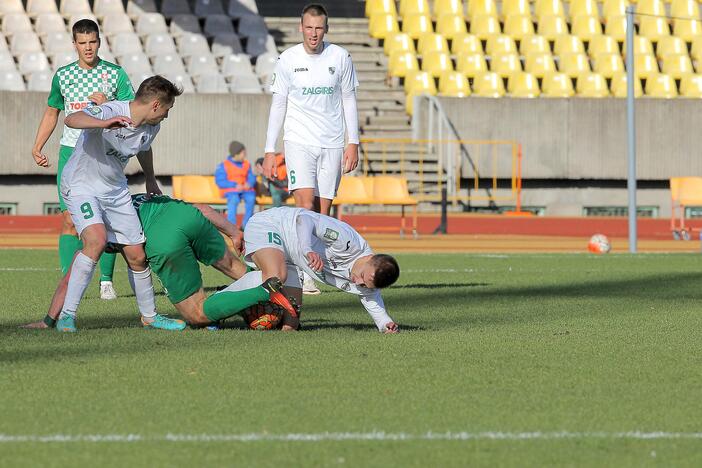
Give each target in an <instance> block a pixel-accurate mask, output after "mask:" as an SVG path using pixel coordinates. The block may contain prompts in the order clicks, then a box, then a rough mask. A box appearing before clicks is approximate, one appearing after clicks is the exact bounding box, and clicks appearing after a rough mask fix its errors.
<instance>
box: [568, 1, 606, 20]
mask: <svg viewBox="0 0 702 468" xmlns="http://www.w3.org/2000/svg"><path fill="white" fill-rule="evenodd" d="M568 15H569V16H570V19H571V22H572V21H573V20H574V19H575V18H577V17H578V16H592V17H594V18H598V17H599V15H600V12H599V10H598V8H597V2H596V1H595V0H570V5H569V8H568Z"/></svg>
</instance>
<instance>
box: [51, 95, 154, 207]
mask: <svg viewBox="0 0 702 468" xmlns="http://www.w3.org/2000/svg"><path fill="white" fill-rule="evenodd" d="M83 112H85V113H86V114H88V115H90V116H91V117H95V118H97V119H101V120H107V119H111V118H112V117H118V116H124V117H131V114H130V111H129V102H128V101H111V102H107V103H105V104H103V105H101V106H94V107H90V108H88V109H85V110H83ZM160 128H161V126H160V125H148V124H144V125H141V126H139V127H136V128H134V127H122V128H117V129H110V130H106V129H102V128H95V129H88V130H83V131H82V132H81V134H80V137H79V138H78V141H77V142H76V147H75V149H74V150H73V155H72V156H71V157H70V159H69V160H68V163H67V164H66V167H65V168H64V169H63V175H62V177H61V187H62V189H65V190H71V191H73V192H74V193H89V194H93V195H110V194H114V193H118V192H121V191H123V190H125V189H127V178H126V177H125V175H124V168H125V166H126V165H127V163H128V162H129V159H130V158H132V157H134V156H136V155H137V153H139V152H140V151H146V150H148V149H149V148H151V142H152V141H153V140H154V138H155V137H156V134H157V133H158V131H159V129H160Z"/></svg>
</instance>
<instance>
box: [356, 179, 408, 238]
mask: <svg viewBox="0 0 702 468" xmlns="http://www.w3.org/2000/svg"><path fill="white" fill-rule="evenodd" d="M368 178H369V179H373V191H372V192H371V193H372V195H373V200H374V201H375V202H376V203H381V204H383V205H400V206H402V217H401V221H400V236H403V235H404V234H405V206H410V207H412V233H413V234H414V236H415V237H416V236H417V200H416V199H415V198H412V196H410V194H409V190H408V189H407V179H405V178H404V177H396V176H373V177H368ZM366 191H367V192H368V189H367V188H366Z"/></svg>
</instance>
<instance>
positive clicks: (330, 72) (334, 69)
mask: <svg viewBox="0 0 702 468" xmlns="http://www.w3.org/2000/svg"><path fill="white" fill-rule="evenodd" d="M335 71H336V67H329V74H330V75H333V74H334V72H335Z"/></svg>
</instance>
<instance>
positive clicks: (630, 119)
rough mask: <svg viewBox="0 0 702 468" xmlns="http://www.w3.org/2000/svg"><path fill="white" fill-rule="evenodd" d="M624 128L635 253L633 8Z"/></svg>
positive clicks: (633, 250) (628, 17)
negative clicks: (625, 132) (625, 131)
mask: <svg viewBox="0 0 702 468" xmlns="http://www.w3.org/2000/svg"><path fill="white" fill-rule="evenodd" d="M626 75H627V76H626V127H627V156H628V162H629V171H628V177H627V183H626V186H627V189H628V191H629V253H636V241H637V235H636V116H635V114H634V93H635V92H636V88H635V86H634V6H633V5H629V6H628V7H627V8H626Z"/></svg>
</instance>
